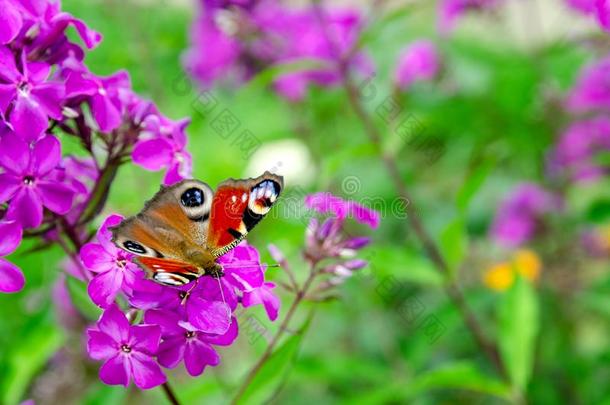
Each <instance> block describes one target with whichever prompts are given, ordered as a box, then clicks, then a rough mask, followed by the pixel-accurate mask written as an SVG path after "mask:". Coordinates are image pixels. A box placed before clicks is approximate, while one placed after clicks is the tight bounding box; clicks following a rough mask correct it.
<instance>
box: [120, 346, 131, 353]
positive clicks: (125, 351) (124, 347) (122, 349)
mask: <svg viewBox="0 0 610 405" xmlns="http://www.w3.org/2000/svg"><path fill="white" fill-rule="evenodd" d="M121 351H122V352H123V353H131V347H129V346H127V345H122V346H121Z"/></svg>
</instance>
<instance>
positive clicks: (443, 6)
mask: <svg viewBox="0 0 610 405" xmlns="http://www.w3.org/2000/svg"><path fill="white" fill-rule="evenodd" d="M499 3H500V0H441V1H440V2H439V3H438V4H439V11H438V27H439V31H440V32H441V33H443V34H448V33H450V32H451V31H453V29H454V27H455V24H456V22H457V20H458V19H460V18H461V17H462V16H463V15H464V14H465V13H467V12H469V11H472V10H488V9H494V8H496V7H497V6H498V4H499Z"/></svg>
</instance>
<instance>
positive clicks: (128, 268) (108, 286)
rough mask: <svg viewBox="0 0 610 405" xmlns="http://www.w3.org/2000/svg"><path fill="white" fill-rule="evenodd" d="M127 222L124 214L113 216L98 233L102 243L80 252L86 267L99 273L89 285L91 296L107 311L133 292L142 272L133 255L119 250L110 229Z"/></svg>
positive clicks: (88, 245)
mask: <svg viewBox="0 0 610 405" xmlns="http://www.w3.org/2000/svg"><path fill="white" fill-rule="evenodd" d="M122 220H123V217H121V216H120V215H110V216H109V217H108V218H106V220H105V221H104V223H103V224H102V227H101V228H100V230H99V231H98V233H97V240H98V242H99V243H87V244H86V245H84V246H83V247H82V249H81V251H80V257H81V260H82V261H83V264H84V265H85V267H86V268H87V269H89V270H91V271H92V272H94V273H96V275H95V277H94V278H93V280H91V282H90V283H89V287H88V291H89V296H90V297H91V299H92V300H93V302H95V303H96V304H97V305H99V306H100V307H102V308H106V307H108V306H109V305H111V304H112V303H113V302H114V299H115V298H116V296H117V294H118V293H119V291H121V290H122V289H123V290H127V291H129V290H130V289H131V287H132V286H133V284H134V282H135V279H136V274H137V273H138V272H141V270H139V268H138V266H137V265H136V264H134V263H132V262H131V258H132V257H133V255H132V254H131V253H128V252H126V251H124V250H122V249H119V248H118V247H116V245H115V244H114V243H113V242H112V241H111V238H112V233H111V232H110V230H109V229H108V228H110V227H113V226H116V225H118V224H119V223H120V222H121V221H122Z"/></svg>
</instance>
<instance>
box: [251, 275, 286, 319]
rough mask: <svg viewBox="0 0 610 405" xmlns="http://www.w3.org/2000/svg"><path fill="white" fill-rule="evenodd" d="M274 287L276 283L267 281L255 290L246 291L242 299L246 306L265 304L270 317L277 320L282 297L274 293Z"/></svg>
mask: <svg viewBox="0 0 610 405" xmlns="http://www.w3.org/2000/svg"><path fill="white" fill-rule="evenodd" d="M274 288H275V283H272V282H265V283H264V284H263V285H262V286H260V287H258V288H255V289H254V290H251V291H246V292H245V293H244V297H243V300H242V304H243V306H244V308H248V307H251V306H254V305H259V304H263V306H264V307H265V311H266V312H267V316H268V317H269V319H270V320H271V321H275V320H276V319H277V315H278V312H279V310H280V299H279V298H278V297H277V296H276V295H275V294H273V292H272V290H273V289H274Z"/></svg>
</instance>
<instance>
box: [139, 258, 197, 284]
mask: <svg viewBox="0 0 610 405" xmlns="http://www.w3.org/2000/svg"><path fill="white" fill-rule="evenodd" d="M134 262H135V263H136V264H138V265H139V266H140V267H141V268H143V269H144V270H145V271H147V273H148V274H150V275H151V278H152V279H153V280H154V281H156V282H157V283H160V284H164V285H169V286H181V285H185V284H188V283H190V282H191V281H195V280H196V279H197V278H198V277H199V275H200V274H199V270H198V269H197V267H195V266H193V265H192V264H188V263H184V262H181V261H178V260H172V259H159V258H156V257H146V256H141V257H137V258H136V259H134Z"/></svg>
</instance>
